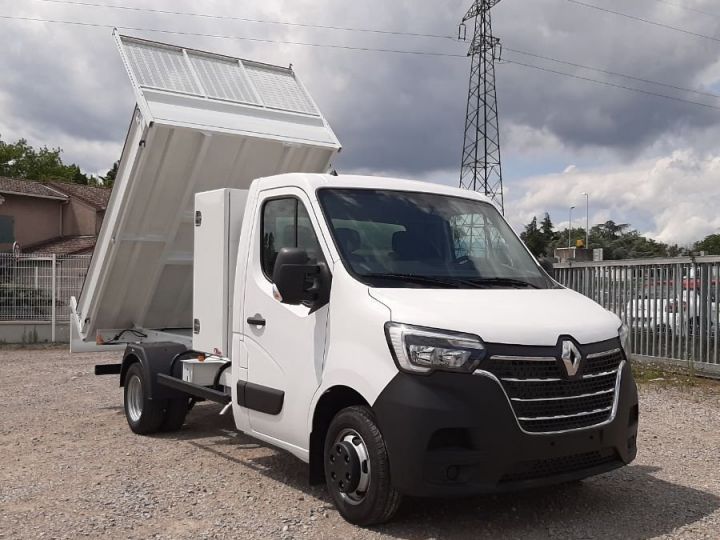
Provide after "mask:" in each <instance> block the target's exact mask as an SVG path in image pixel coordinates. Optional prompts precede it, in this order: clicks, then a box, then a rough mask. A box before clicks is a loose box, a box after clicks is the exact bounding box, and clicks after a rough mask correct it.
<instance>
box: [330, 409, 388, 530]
mask: <svg viewBox="0 0 720 540" xmlns="http://www.w3.org/2000/svg"><path fill="white" fill-rule="evenodd" d="M323 462H324V468H325V482H326V484H327V488H328V492H329V493H330V496H331V497H332V499H333V502H334V503H335V506H336V507H337V509H338V511H339V512H340V515H342V517H343V518H345V519H346V520H347V521H349V522H350V523H353V524H355V525H361V526H369V525H378V524H380V523H385V522H387V521H389V520H390V519H391V518H392V517H393V516H394V515H395V512H396V511H397V509H398V508H399V506H400V502H401V499H402V495H401V494H400V492H398V491H397V490H396V489H395V488H394V487H393V486H392V483H391V480H390V460H389V458H388V453H387V448H386V447H385V441H384V439H383V436H382V434H381V433H380V429H379V428H378V425H377V423H376V422H375V418H374V416H373V414H372V412H371V410H370V409H369V408H368V407H348V408H346V409H343V410H341V411H340V412H339V413H338V414H337V415H335V418H333V420H332V422H330V427H329V428H328V431H327V434H326V437H325V448H324V453H323Z"/></svg>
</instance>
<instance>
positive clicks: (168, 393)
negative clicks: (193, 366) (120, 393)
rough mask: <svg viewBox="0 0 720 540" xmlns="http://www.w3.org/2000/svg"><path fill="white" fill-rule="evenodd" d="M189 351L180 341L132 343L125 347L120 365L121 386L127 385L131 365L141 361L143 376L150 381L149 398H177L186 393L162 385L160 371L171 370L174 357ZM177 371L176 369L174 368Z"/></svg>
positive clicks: (166, 371)
mask: <svg viewBox="0 0 720 540" xmlns="http://www.w3.org/2000/svg"><path fill="white" fill-rule="evenodd" d="M185 351H187V347H185V346H184V345H181V344H179V343H169V342H167V343H131V344H129V345H128V346H127V348H126V349H125V353H124V354H123V360H122V364H121V367H120V386H125V380H126V378H127V372H128V370H129V369H130V366H132V365H134V364H137V363H139V364H140V366H141V368H142V372H143V376H144V377H145V378H146V379H147V381H149V384H148V387H147V389H146V390H147V393H148V399H176V398H180V397H183V396H184V395H185V394H183V393H182V392H179V391H178V390H174V389H172V388H168V387H166V386H162V385H160V384H159V383H158V382H157V374H158V373H168V374H169V372H170V368H171V366H172V367H174V368H176V369H177V366H173V363H172V361H173V358H175V356H176V355H178V354H180V353H182V352H185ZM174 371H175V370H174Z"/></svg>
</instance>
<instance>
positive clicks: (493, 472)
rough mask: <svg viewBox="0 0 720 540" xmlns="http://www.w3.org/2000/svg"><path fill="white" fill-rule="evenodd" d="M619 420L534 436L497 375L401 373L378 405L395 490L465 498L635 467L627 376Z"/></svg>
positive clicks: (627, 374)
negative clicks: (517, 414)
mask: <svg viewBox="0 0 720 540" xmlns="http://www.w3.org/2000/svg"><path fill="white" fill-rule="evenodd" d="M620 377H621V380H620V386H619V396H618V403H617V410H616V414H615V417H614V419H613V420H612V421H611V422H609V423H607V424H605V425H602V426H598V427H591V428H586V429H582V430H578V431H570V432H566V433H554V434H529V433H525V432H524V431H523V430H522V429H521V428H520V426H519V424H518V422H517V420H516V418H515V415H514V413H513V410H512V408H511V405H510V403H509V402H508V398H507V396H506V394H505V392H504V391H503V389H502V387H501V386H500V385H499V384H498V383H497V382H496V381H494V380H492V379H491V378H486V377H478V376H472V375H459V374H452V373H439V372H438V373H435V374H433V375H431V376H429V377H418V376H413V375H407V374H403V373H400V374H398V375H397V376H396V377H395V378H394V379H393V380H392V382H391V383H390V384H389V385H388V386H387V388H385V390H384V391H383V392H382V393H381V394H380V396H379V397H378V399H377V401H376V402H375V404H374V406H373V409H374V411H375V413H376V417H377V419H378V423H379V424H380V429H381V430H382V433H383V436H384V438H385V441H386V445H387V448H388V453H389V455H390V464H391V478H392V480H393V484H394V485H395V487H396V488H397V489H399V490H400V491H401V492H402V493H405V494H406V495H413V496H442V497H452V496H467V495H475V494H480V493H492V492H499V491H506V490H515V489H523V488H529V487H535V486H540V485H546V484H554V483H560V482H566V481H571V480H576V479H581V478H586V477H588V476H593V475H595V474H599V473H602V472H606V471H609V470H612V469H615V468H618V467H621V466H623V465H626V464H628V463H630V462H631V461H632V460H633V459H635V455H636V451H637V450H636V438H637V428H638V398H637V389H636V386H635V382H634V380H633V378H632V373H631V371H630V366H629V365H627V364H626V365H625V366H624V368H623V370H622V371H621V375H620Z"/></svg>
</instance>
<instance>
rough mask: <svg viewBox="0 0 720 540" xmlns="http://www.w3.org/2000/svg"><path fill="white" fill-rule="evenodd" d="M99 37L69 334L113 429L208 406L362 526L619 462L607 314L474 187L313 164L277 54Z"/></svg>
mask: <svg viewBox="0 0 720 540" xmlns="http://www.w3.org/2000/svg"><path fill="white" fill-rule="evenodd" d="M115 39H116V41H117V44H118V47H119V50H120V53H121V56H122V58H123V61H124V63H125V66H126V68H127V71H128V74H129V76H130V80H131V82H132V86H133V88H134V90H135V93H136V98H137V107H136V110H135V113H134V115H133V119H132V122H131V125H130V130H129V133H128V136H127V140H126V143H125V148H124V151H123V154H122V159H121V163H120V168H119V171H118V175H117V179H116V182H115V187H114V191H113V194H112V197H111V200H110V203H109V207H108V211H107V215H106V218H105V222H104V223H103V226H102V230H101V232H100V236H99V239H98V243H97V247H96V249H95V253H94V254H93V258H92V262H91V265H90V268H89V271H88V275H87V278H86V281H85V284H84V287H83V290H82V292H81V294H80V296H79V298H77V299H72V300H71V312H72V317H71V318H72V323H71V325H72V339H71V347H72V349H73V350H75V351H92V350H108V349H113V348H115V349H119V350H120V351H123V352H122V361H121V362H120V363H118V364H110V365H108V364H105V365H99V366H96V373H97V374H100V375H102V374H115V375H119V378H120V386H121V387H122V388H123V391H124V404H125V416H126V418H127V422H128V424H129V426H130V429H131V430H132V431H134V432H135V433H137V434H140V435H145V434H150V433H154V432H158V431H174V430H178V429H180V428H181V427H182V425H183V422H184V420H185V417H186V415H187V414H188V411H189V410H190V408H191V407H192V405H193V404H194V403H195V402H197V401H201V400H206V401H213V402H217V403H219V404H221V406H222V412H225V411H228V410H231V411H232V415H233V418H234V422H235V425H236V427H237V429H238V430H240V431H242V432H244V433H247V434H249V435H251V436H253V437H255V438H257V439H259V440H261V441H264V442H265V443H267V444H270V445H273V446H275V447H278V448H280V449H283V450H286V451H288V452H290V453H291V454H293V455H295V456H297V457H298V458H299V459H300V460H302V461H303V462H306V463H307V464H308V469H309V480H310V482H313V483H321V482H324V483H326V484H327V489H328V491H329V493H330V496H331V497H332V500H333V501H334V503H335V504H336V506H337V508H338V510H339V512H340V513H341V515H342V516H343V517H344V518H345V519H347V520H348V521H350V522H352V523H355V524H359V525H371V524H377V523H381V522H384V521H387V520H389V519H390V518H391V517H392V516H393V514H394V512H395V511H396V510H397V508H398V505H399V504H400V501H401V498H402V496H403V495H409V496H432V497H437V496H442V497H455V496H467V495H473V494H481V493H492V492H498V491H506V490H514V489H520V488H528V487H533V486H540V485H548V484H557V483H562V482H569V481H575V480H578V479H582V478H586V477H589V476H592V475H595V474H599V473H604V472H607V471H610V470H612V469H615V468H618V467H621V466H623V465H626V464H628V463H630V462H631V461H632V460H633V459H634V458H635V455H636V439H637V431H638V416H639V415H638V398H637V389H636V385H635V382H634V381H633V376H632V373H631V370H630V366H629V363H628V359H627V355H626V348H625V340H626V335H627V332H626V329H625V328H624V327H623V325H622V324H621V321H620V320H619V319H618V318H617V317H616V316H615V315H614V314H612V313H610V312H608V311H606V310H605V309H603V308H602V307H600V306H599V305H598V304H596V303H594V302H593V301H591V300H589V299H588V298H586V297H584V296H582V295H580V294H578V293H576V292H574V291H572V290H568V289H566V288H564V287H562V286H560V285H559V284H558V283H557V282H555V281H554V280H553V279H552V277H551V276H550V275H549V273H548V272H546V270H545V269H544V268H543V266H542V265H541V264H539V263H538V261H537V260H536V259H535V258H534V257H533V256H532V255H531V253H530V252H529V251H528V250H527V248H526V247H525V246H524V244H523V243H522V242H521V241H520V239H519V238H518V237H517V235H516V234H515V233H514V232H513V230H512V229H511V227H510V226H509V225H508V223H507V222H506V221H505V219H504V218H503V216H502V214H501V213H500V212H499V211H498V209H497V208H496V207H495V206H494V205H493V203H492V202H491V201H489V200H488V199H487V198H486V197H484V196H483V195H480V194H477V193H474V192H470V191H465V190H459V189H455V188H450V187H447V186H444V185H440V184H433V183H425V182H414V181H408V180H401V179H392V178H375V177H368V176H344V175H340V176H337V175H333V174H325V173H326V171H327V170H328V168H329V164H330V161H331V159H332V158H333V157H334V156H335V154H336V153H337V152H338V151H339V150H340V144H339V143H338V140H337V138H336V137H335V135H334V134H333V132H332V130H331V128H330V126H329V125H328V123H327V122H326V121H325V119H324V118H323V116H322V115H321V113H320V112H319V110H318V108H317V106H316V105H315V103H314V102H313V101H312V99H311V98H310V95H309V94H308V92H307V90H306V89H305V88H304V87H303V86H302V84H301V83H300V82H299V80H298V78H297V76H296V75H295V73H294V71H293V70H292V69H289V68H283V67H277V66H269V65H265V64H259V63H256V62H250V61H246V60H240V59H237V58H228V57H225V56H221V55H216V54H210V53H205V52H199V51H194V50H188V49H184V48H181V47H174V46H170V45H163V44H159V43H154V42H148V41H144V40H138V39H135V38H130V37H126V36H121V35H117V34H116V35H115Z"/></svg>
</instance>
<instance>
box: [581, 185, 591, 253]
mask: <svg viewBox="0 0 720 540" xmlns="http://www.w3.org/2000/svg"><path fill="white" fill-rule="evenodd" d="M581 195H585V249H590V195H589V194H588V193H585V192H583V193H581Z"/></svg>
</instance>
